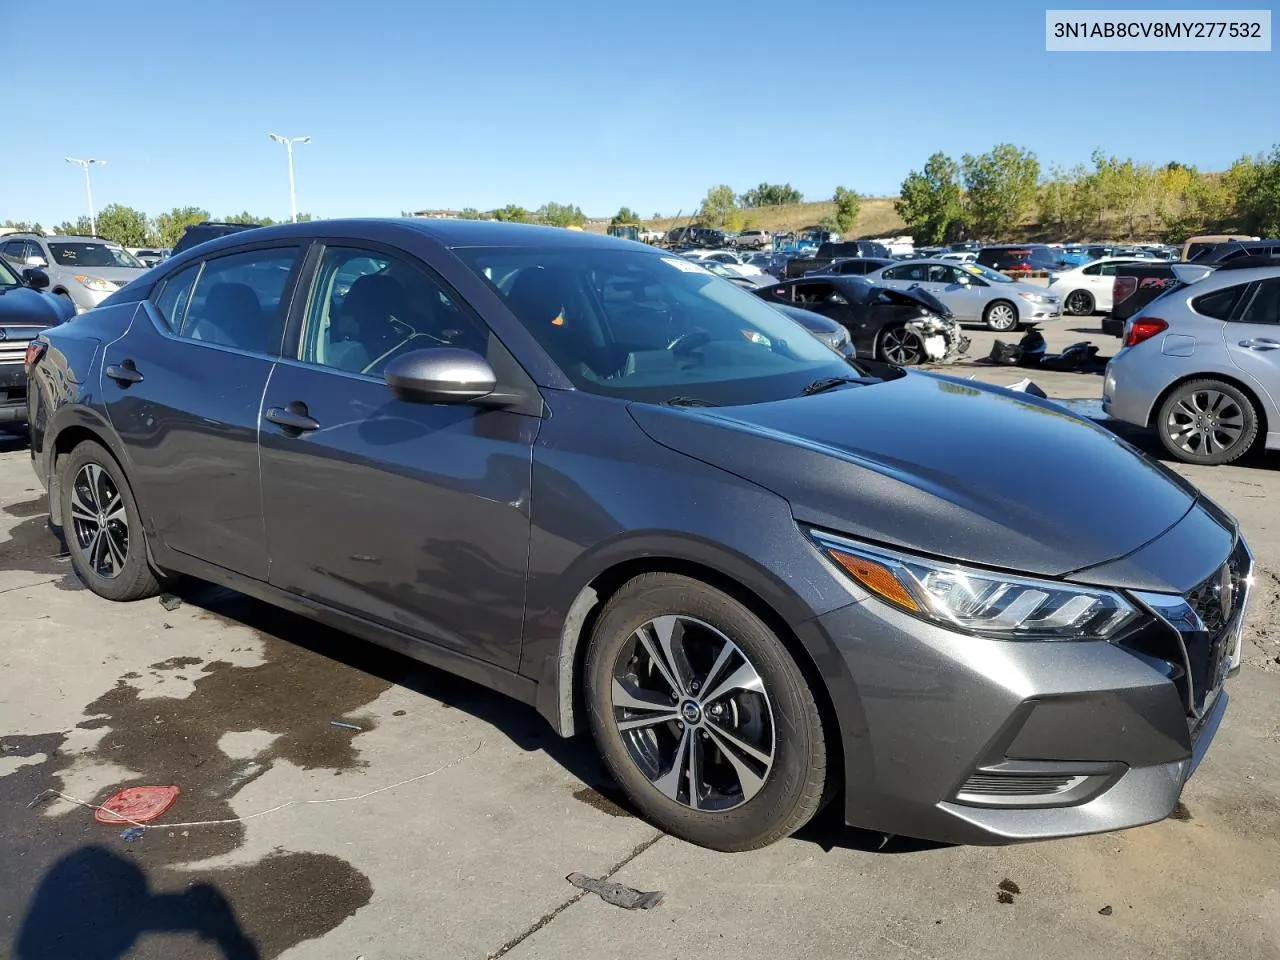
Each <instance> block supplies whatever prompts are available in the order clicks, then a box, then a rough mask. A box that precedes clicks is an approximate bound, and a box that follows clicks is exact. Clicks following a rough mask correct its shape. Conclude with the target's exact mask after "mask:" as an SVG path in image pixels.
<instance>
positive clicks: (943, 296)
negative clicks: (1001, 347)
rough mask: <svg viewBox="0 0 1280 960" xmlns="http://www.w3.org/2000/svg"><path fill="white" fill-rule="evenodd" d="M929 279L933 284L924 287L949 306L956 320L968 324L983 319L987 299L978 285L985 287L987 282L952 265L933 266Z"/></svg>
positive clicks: (930, 269)
mask: <svg viewBox="0 0 1280 960" xmlns="http://www.w3.org/2000/svg"><path fill="white" fill-rule="evenodd" d="M929 279H930V280H931V281H932V282H931V283H929V284H925V285H924V286H925V287H926V289H928V291H929V292H930V293H932V294H933V295H934V296H935V297H937V298H938V299H939V300H941V301H942V302H943V303H945V304H946V305H947V307H948V308H949V309H950V310H951V313H952V315H953V317H954V319H955V320H957V321H959V322H963V323H968V322H970V321H974V320H981V319H982V311H983V308H984V307H985V306H986V298H985V297H984V296H983V293H982V288H981V287H979V286H978V284H984V285H985V281H983V280H980V279H978V278H977V277H974V276H971V275H970V274H968V273H966V272H964V271H963V270H962V269H961V268H960V267H953V266H951V265H950V264H947V265H939V264H934V265H933V266H931V267H930V268H929Z"/></svg>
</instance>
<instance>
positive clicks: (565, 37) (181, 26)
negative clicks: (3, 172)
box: [0, 0, 1280, 225]
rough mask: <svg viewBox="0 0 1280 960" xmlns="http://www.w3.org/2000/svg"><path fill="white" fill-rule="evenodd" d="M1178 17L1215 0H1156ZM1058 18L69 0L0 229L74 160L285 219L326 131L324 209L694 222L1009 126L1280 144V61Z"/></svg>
mask: <svg viewBox="0 0 1280 960" xmlns="http://www.w3.org/2000/svg"><path fill="white" fill-rule="evenodd" d="M1129 5H1130V6H1133V7H1139V6H1143V5H1142V4H1138V3H1134V4H1129ZM1236 5H1237V6H1244V5H1245V3H1243V2H1241V3H1239V4H1236ZM1055 6H1065V4H1062V3H1058V4H1055ZM1086 6H1087V5H1086ZM1092 6H1094V7H1097V6H1101V5H1100V4H1097V3H1094V4H1093V5H1092ZM1176 6H1182V7H1195V8H1200V9H1205V8H1209V7H1211V6H1213V5H1212V4H1209V3H1206V2H1203V0H1201V2H1200V3H1198V4H1171V3H1168V2H1166V3H1164V4H1162V5H1161V6H1160V9H1169V8H1171V7H1176ZM1044 9H1045V6H1044V5H1028V4H1026V3H1013V2H1009V3H994V2H986V3H984V2H981V0H964V2H957V0H949V2H948V0H944V2H932V0H908V2H887V3H835V4H821V5H819V6H817V7H814V6H812V5H809V4H795V5H793V4H787V3H782V2H779V0H762V2H757V0H735V2H733V3H689V2H680V3H675V2H669V0H642V2H636V3H624V2H622V0H605V2H601V0H539V2H537V3H534V2H515V0H502V2H499V0H493V2H486V0H468V2H467V3H466V4H462V3H457V4H453V3H448V4H446V3H443V2H439V0H437V2H430V0H422V2H409V0H384V2H382V3H367V4H359V3H353V2H352V0H342V2H335V0H306V2H283V0H255V2H245V0H218V2H216V3H198V4H197V3H187V2H161V3H143V4H124V5H121V4H104V3H101V2H99V0H63V2H61V3H60V4H59V5H58V15H57V24H56V29H55V30H54V33H53V34H50V33H48V32H47V31H46V32H32V31H30V30H27V29H24V28H21V27H20V28H18V29H7V30H5V31H4V37H3V39H0V63H3V65H4V71H5V74H6V75H7V76H9V77H10V78H16V77H23V78H25V79H24V82H23V84H22V87H23V89H24V90H25V91H26V92H25V93H24V94H23V95H21V96H18V97H12V96H11V97H9V98H7V100H8V103H7V110H6V113H7V115H8V116H7V119H6V121H5V123H4V124H3V126H0V131H3V132H2V133H0V138H2V140H3V142H4V144H5V146H6V148H7V149H6V152H7V153H8V157H9V160H10V164H11V165H9V166H8V170H7V172H8V176H5V177H3V178H2V179H0V220H4V219H8V218H12V219H18V220H39V221H41V222H43V223H45V224H46V225H47V224H51V223H57V222H59V221H61V220H63V219H68V218H74V217H76V216H78V215H80V214H82V213H85V212H86V205H85V198H84V184H83V177H82V175H81V173H80V171H79V169H78V168H75V167H72V166H71V165H70V164H67V163H66V162H65V161H64V159H63V158H64V157H66V156H77V157H101V158H105V159H106V160H107V161H108V164H107V166H105V167H101V168H95V170H94V199H95V201H96V203H97V205H98V206H99V208H101V207H102V206H104V205H106V204H108V203H112V202H119V203H125V204H130V205H132V206H136V207H140V208H141V209H143V210H145V211H146V212H148V213H149V214H153V215H154V214H155V213H157V212H160V211H162V210H166V209H169V208H170V207H173V206H176V205H185V204H196V205H200V206H203V207H206V208H208V209H209V210H211V211H212V212H213V214H214V215H215V216H220V215H225V214H229V213H234V212H238V211H240V210H244V209H248V210H249V211H251V212H254V213H261V214H266V215H271V216H276V217H280V216H285V215H287V213H288V202H289V201H288V180H287V172H286V166H285V152H284V148H283V147H281V146H279V145H277V144H275V143H272V142H271V141H270V140H269V139H268V138H267V134H268V132H271V131H275V132H278V133H281V134H284V135H286V136H299V135H310V136H311V137H312V138H313V139H312V142H311V143H310V144H308V145H306V146H301V147H298V148H297V156H296V169H297V179H298V204H299V207H300V208H301V209H302V210H306V211H311V212H313V213H315V214H316V215H319V216H352V215H372V216H387V215H390V216H394V215H397V214H399V212H400V211H401V210H406V209H422V208H427V207H429V208H434V207H462V206H474V207H480V208H492V207H496V206H500V205H502V204H505V203H517V204H520V205H522V206H525V207H530V208H533V207H536V206H538V205H540V204H542V203H544V202H546V201H548V200H555V201H558V202H561V203H576V204H578V205H579V206H580V207H582V208H583V210H584V211H585V212H586V213H587V214H589V215H609V214H612V213H613V212H614V211H616V210H617V208H618V207H619V205H621V204H627V205H629V206H631V207H633V208H636V209H637V210H638V211H639V212H640V213H641V214H642V215H644V216H648V215H649V214H651V213H653V212H655V211H661V212H663V213H666V214H674V213H675V212H676V210H677V209H678V208H684V209H685V210H686V211H688V210H689V209H691V208H692V207H694V206H696V204H697V202H698V201H699V199H700V198H701V197H702V196H703V195H704V194H705V192H706V189H707V187H709V186H711V185H713V184H717V183H722V182H723V183H728V184H730V185H731V186H732V187H734V189H735V190H738V191H742V190H745V189H747V188H749V187H751V186H754V185H755V184H758V183H760V182H761V181H769V182H787V181H789V182H790V183H791V184H793V185H794V186H795V187H797V188H798V189H799V190H801V191H802V192H803V193H804V194H805V196H806V197H807V198H809V199H823V198H825V197H827V196H829V195H830V194H831V192H832V190H833V189H834V187H835V186H836V185H837V184H843V185H845V186H848V187H850V188H853V189H855V190H858V191H859V192H861V193H865V194H886V193H896V191H897V187H898V184H900V183H901V181H902V178H903V177H904V176H905V175H906V173H907V172H908V171H909V170H911V169H913V168H918V167H920V166H921V164H922V163H923V162H924V160H925V158H926V157H927V156H928V155H929V154H930V153H932V152H933V151H935V150H943V151H945V152H947V153H949V154H951V155H952V156H954V157H956V158H959V156H960V155H961V154H963V153H965V152H972V153H977V152H982V151H984V150H986V149H988V148H990V147H991V146H992V145H994V144H996V143H999V142H1002V141H1010V142H1013V143H1016V144H1019V145H1022V146H1025V147H1028V148H1030V149H1032V150H1034V151H1035V152H1036V154H1037V155H1038V156H1039V157H1040V160H1041V162H1042V164H1044V165H1045V166H1046V167H1047V166H1048V164H1049V163H1053V162H1057V163H1062V164H1071V163H1076V162H1083V161H1087V160H1088V158H1089V154H1090V152H1091V151H1092V150H1093V149H1094V147H1099V146H1100V147H1103V148H1105V149H1106V150H1108V151H1109V152H1112V153H1115V154H1119V155H1121V156H1132V157H1135V158H1137V159H1141V160H1149V161H1153V162H1157V163H1163V162H1166V161H1168V160H1175V159H1176V160H1179V161H1182V162H1184V163H1193V164H1196V165H1197V166H1199V167H1200V168H1202V169H1223V168H1225V167H1226V166H1227V165H1228V164H1229V163H1230V162H1231V161H1232V160H1233V159H1234V158H1235V157H1237V156H1239V155H1240V154H1242V153H1244V152H1251V153H1252V152H1257V151H1260V150H1263V149H1266V148H1268V147H1269V146H1270V145H1271V143H1273V142H1275V141H1280V106H1278V105H1277V100H1276V95H1275V94H1276V91H1277V90H1278V89H1280V60H1278V59H1277V57H1280V54H1278V53H1276V52H1274V51H1273V52H1271V53H1241V54H1232V53H1187V54H1164V53H1129V54H1115V53H1098V54H1080V53H1053V54H1051V53H1046V52H1045V50H1044ZM9 26H10V27H13V26H14V24H13V23H12V22H10V23H9ZM95 65H97V66H96V67H95ZM12 89H13V88H11V90H12ZM19 157H20V158H21V160H20V162H19V163H18V164H16V165H12V164H13V161H14V160H15V159H17V158H19Z"/></svg>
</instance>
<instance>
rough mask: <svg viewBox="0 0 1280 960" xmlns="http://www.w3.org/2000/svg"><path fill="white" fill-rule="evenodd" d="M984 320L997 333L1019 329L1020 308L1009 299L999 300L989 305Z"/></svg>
mask: <svg viewBox="0 0 1280 960" xmlns="http://www.w3.org/2000/svg"><path fill="white" fill-rule="evenodd" d="M982 320H983V322H984V323H985V324H986V325H987V326H988V327H990V328H991V329H992V330H995V331H996V332H997V333H1008V332H1009V331H1010V330H1016V329H1018V308H1017V307H1015V306H1014V305H1013V304H1012V303H1010V302H1009V301H1008V300H997V301H996V302H995V303H993V304H991V306H989V307H987V312H986V313H985V314H983V316H982Z"/></svg>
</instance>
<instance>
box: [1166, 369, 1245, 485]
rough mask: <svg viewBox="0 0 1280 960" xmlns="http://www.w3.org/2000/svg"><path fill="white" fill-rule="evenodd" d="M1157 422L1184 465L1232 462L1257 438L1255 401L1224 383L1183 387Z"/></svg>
mask: <svg viewBox="0 0 1280 960" xmlns="http://www.w3.org/2000/svg"><path fill="white" fill-rule="evenodd" d="M1156 418H1157V419H1156V431H1157V432H1158V433H1159V434H1160V442H1161V443H1163V444H1164V448H1165V449H1166V450H1168V451H1169V453H1171V454H1172V455H1173V456H1175V457H1176V458H1177V459H1179V460H1181V461H1183V462H1184V463H1200V464H1205V465H1206V466H1213V465H1217V464H1221V463H1231V462H1232V461H1233V460H1239V459H1240V458H1241V457H1243V456H1244V455H1245V454H1246V453H1248V452H1249V449H1250V448H1251V447H1252V446H1253V444H1254V441H1255V440H1256V439H1257V438H1258V411H1257V409H1256V408H1255V407H1254V405H1253V401H1252V400H1250V399H1249V398H1248V397H1247V396H1245V394H1244V393H1243V392H1242V391H1240V390H1239V389H1237V388H1236V387H1233V386H1232V385H1231V384H1229V383H1223V382H1222V381H1221V380H1191V381H1189V382H1188V383H1184V384H1182V386H1180V387H1178V388H1177V389H1175V390H1174V391H1173V392H1172V393H1171V394H1169V396H1168V397H1167V398H1165V401H1164V403H1163V404H1161V405H1160V412H1159V413H1158V414H1157V415H1156Z"/></svg>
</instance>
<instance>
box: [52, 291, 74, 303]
mask: <svg viewBox="0 0 1280 960" xmlns="http://www.w3.org/2000/svg"><path fill="white" fill-rule="evenodd" d="M54 293H55V295H56V296H59V297H62V299H63V300H71V302H72V303H75V300H73V299H72V298H71V294H69V293H67V291H65V290H55V291H54Z"/></svg>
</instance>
